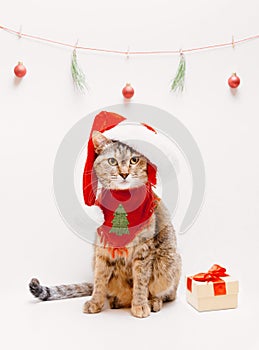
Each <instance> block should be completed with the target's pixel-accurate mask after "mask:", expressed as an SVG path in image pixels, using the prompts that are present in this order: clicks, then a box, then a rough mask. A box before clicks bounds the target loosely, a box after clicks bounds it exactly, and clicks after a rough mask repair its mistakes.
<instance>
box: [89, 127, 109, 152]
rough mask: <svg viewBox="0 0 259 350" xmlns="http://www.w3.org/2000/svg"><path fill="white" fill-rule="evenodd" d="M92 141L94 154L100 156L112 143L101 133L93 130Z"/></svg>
mask: <svg viewBox="0 0 259 350" xmlns="http://www.w3.org/2000/svg"><path fill="white" fill-rule="evenodd" d="M92 141H93V145H94V150H95V153H97V154H100V153H101V152H102V151H103V150H104V149H105V147H106V146H107V145H108V144H110V143H112V140H110V139H108V138H107V137H105V136H104V135H103V134H102V133H101V132H99V131H96V130H94V131H93V133H92Z"/></svg>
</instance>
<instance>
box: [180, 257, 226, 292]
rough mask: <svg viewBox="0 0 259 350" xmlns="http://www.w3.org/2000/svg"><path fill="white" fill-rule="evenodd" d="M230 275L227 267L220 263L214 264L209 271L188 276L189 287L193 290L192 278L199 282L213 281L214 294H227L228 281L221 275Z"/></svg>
mask: <svg viewBox="0 0 259 350" xmlns="http://www.w3.org/2000/svg"><path fill="white" fill-rule="evenodd" d="M226 276H229V275H227V274H226V269H225V268H224V267H221V266H220V265H217V264H214V265H213V266H212V267H211V268H210V269H209V271H208V272H201V273H197V274H196V275H194V276H191V277H188V278H187V289H188V290H189V291H190V292H192V280H195V281H199V282H213V288H214V295H225V294H226V293H227V291H226V283H225V281H224V280H223V279H222V278H221V277H226Z"/></svg>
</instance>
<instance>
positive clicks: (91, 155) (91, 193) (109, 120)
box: [83, 111, 157, 206]
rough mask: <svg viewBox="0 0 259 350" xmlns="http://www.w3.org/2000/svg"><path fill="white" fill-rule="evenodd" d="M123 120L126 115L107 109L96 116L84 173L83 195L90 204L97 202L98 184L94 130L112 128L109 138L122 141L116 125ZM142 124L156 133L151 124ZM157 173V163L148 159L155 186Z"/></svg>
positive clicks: (148, 166)
mask: <svg viewBox="0 0 259 350" xmlns="http://www.w3.org/2000/svg"><path fill="white" fill-rule="evenodd" d="M123 121H126V118H125V117H123V116H121V115H119V114H116V113H112V112H106V111H102V112H100V113H99V114H97V115H96V117H95V118H94V121H93V125H92V129H91V132H90V135H89V141H88V146H87V159H86V163H85V168H84V174H83V195H84V201H85V204H86V205H88V206H91V205H94V204H95V201H96V194H97V185H98V179H97V176H96V173H95V171H94V168H93V164H94V161H95V159H96V157H97V154H96V153H95V149H94V144H93V140H92V135H93V131H99V132H101V133H104V132H106V131H108V130H111V129H112V135H111V134H109V138H114V139H116V140H119V141H120V136H119V134H117V133H116V130H117V128H116V126H117V125H118V124H120V123H122V122H123ZM141 125H142V126H143V127H144V128H145V130H148V132H149V133H156V131H155V130H154V129H153V128H152V127H151V126H149V125H147V124H145V123H141ZM128 127H130V126H128ZM113 135H114V137H113ZM123 142H124V141H123ZM125 143H126V144H128V145H129V146H131V144H130V141H127V142H125ZM156 173H157V167H156V165H154V164H153V163H151V161H150V160H149V159H148V165H147V175H148V181H149V183H150V184H151V185H153V186H155V185H156Z"/></svg>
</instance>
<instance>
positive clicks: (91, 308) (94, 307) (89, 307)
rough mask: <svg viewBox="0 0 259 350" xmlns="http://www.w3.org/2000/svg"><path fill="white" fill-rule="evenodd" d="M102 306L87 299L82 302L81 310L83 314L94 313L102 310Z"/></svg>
mask: <svg viewBox="0 0 259 350" xmlns="http://www.w3.org/2000/svg"><path fill="white" fill-rule="evenodd" d="M102 307H103V305H101V304H99V303H97V302H95V301H92V300H89V301H87V302H86V303H85V304H84V307H83V312H84V313H85V314H96V313H98V312H100V311H101V310H102Z"/></svg>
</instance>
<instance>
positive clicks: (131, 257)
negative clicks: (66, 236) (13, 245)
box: [29, 131, 181, 318]
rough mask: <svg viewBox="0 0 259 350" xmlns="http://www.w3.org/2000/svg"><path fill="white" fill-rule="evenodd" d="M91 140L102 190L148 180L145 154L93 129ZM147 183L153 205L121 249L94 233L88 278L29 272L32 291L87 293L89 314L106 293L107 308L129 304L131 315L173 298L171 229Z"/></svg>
mask: <svg viewBox="0 0 259 350" xmlns="http://www.w3.org/2000/svg"><path fill="white" fill-rule="evenodd" d="M92 141H93V144H94V148H95V152H96V154H97V157H96V159H95V162H94V170H95V172H96V175H97V178H98V180H99V182H100V183H101V185H102V188H103V189H104V190H111V191H113V190H115V191H116V190H131V189H133V190H136V189H138V188H143V186H148V176H147V168H148V159H147V158H145V156H143V155H142V154H140V153H139V152H137V151H136V150H134V149H133V148H131V147H129V146H128V145H126V144H124V143H122V142H119V141H115V140H110V139H108V138H106V137H105V136H104V135H103V134H102V133H100V132H97V131H95V132H94V133H93V136H92ZM146 188H148V191H149V192H150V193H149V194H151V195H152V196H153V198H155V203H156V205H155V206H154V210H153V211H152V214H151V216H150V218H149V220H148V221H147V223H146V224H145V225H144V226H143V227H142V229H141V232H138V234H136V235H135V236H134V237H133V239H132V241H131V242H130V243H129V244H128V245H127V246H126V247H125V254H124V253H123V252H121V251H118V252H119V254H116V249H113V248H109V247H107V246H104V244H102V242H103V241H102V239H101V237H100V235H99V234H98V235H97V242H96V243H97V244H96V245H95V253H94V283H93V284H92V283H80V284H72V285H62V286H55V287H45V286H41V285H40V283H39V281H38V280H37V279H36V278H33V279H32V280H31V282H30V285H29V287H30V291H31V293H32V294H33V295H34V296H35V297H37V298H39V299H40V300H44V301H45V300H56V299H63V298H73V297H80V296H90V295H91V296H92V297H91V299H90V300H89V301H86V303H85V304H84V308H83V311H84V312H85V313H89V314H91V313H97V312H100V311H101V310H102V308H103V306H104V303H105V300H106V298H107V299H108V301H109V304H110V307H111V308H115V309H116V308H128V307H129V308H131V312H132V314H133V316H135V317H139V318H143V317H147V316H149V314H150V311H153V312H157V311H159V310H160V309H161V308H162V304H163V302H166V301H173V300H174V299H175V296H176V290H177V286H178V283H179V279H180V273H181V258H180V255H179V254H178V253H177V251H176V237H175V232H174V229H173V226H172V224H171V220H170V215H169V213H168V211H167V209H166V207H165V206H164V204H163V203H162V201H161V200H159V199H158V197H157V196H156V195H154V192H153V191H152V189H151V187H146ZM125 237H126V235H125ZM111 251H112V253H111Z"/></svg>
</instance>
